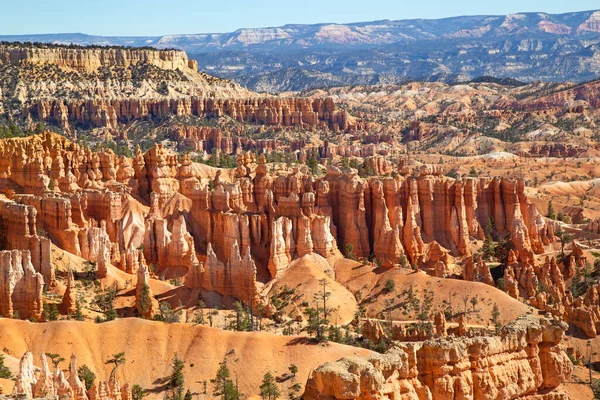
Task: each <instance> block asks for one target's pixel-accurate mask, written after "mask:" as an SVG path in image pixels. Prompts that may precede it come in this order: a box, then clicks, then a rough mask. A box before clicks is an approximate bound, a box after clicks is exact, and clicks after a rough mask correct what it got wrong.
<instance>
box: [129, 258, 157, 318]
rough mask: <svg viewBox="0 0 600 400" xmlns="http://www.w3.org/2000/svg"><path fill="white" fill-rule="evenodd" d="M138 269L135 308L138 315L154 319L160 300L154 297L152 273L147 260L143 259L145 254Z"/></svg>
mask: <svg viewBox="0 0 600 400" xmlns="http://www.w3.org/2000/svg"><path fill="white" fill-rule="evenodd" d="M139 256H140V258H142V260H141V262H140V263H139V268H138V270H137V282H136V285H135V308H136V309H137V312H138V315H140V316H141V317H143V318H147V319H152V318H154V316H155V315H156V314H157V313H158V307H159V305H158V300H156V299H155V298H154V295H153V294H152V289H151V288H150V273H149V272H148V267H147V266H146V262H145V261H144V260H143V255H142V253H140V255H139Z"/></svg>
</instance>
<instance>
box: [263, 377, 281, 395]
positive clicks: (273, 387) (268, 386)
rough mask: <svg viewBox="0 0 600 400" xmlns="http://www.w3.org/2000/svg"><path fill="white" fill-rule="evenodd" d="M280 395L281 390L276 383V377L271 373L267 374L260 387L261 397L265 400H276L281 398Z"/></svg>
mask: <svg viewBox="0 0 600 400" xmlns="http://www.w3.org/2000/svg"><path fill="white" fill-rule="evenodd" d="M279 395H280V393H279V388H278V387H277V384H276V383H275V377H274V376H273V375H272V374H271V373H270V372H267V373H266V374H265V375H264V376H263V380H262V384H261V385H260V397H262V398H263V400H275V399H277V398H279Z"/></svg>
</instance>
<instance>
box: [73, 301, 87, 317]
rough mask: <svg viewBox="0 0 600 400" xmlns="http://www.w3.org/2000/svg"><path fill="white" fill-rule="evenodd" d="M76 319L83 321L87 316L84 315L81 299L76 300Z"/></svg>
mask: <svg viewBox="0 0 600 400" xmlns="http://www.w3.org/2000/svg"><path fill="white" fill-rule="evenodd" d="M75 319H76V320H77V321H83V320H85V318H84V317H83V312H81V304H80V303H79V300H77V301H76V302H75Z"/></svg>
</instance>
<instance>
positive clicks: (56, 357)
mask: <svg viewBox="0 0 600 400" xmlns="http://www.w3.org/2000/svg"><path fill="white" fill-rule="evenodd" d="M46 357H48V358H49V359H50V362H51V363H52V365H54V369H58V364H60V363H61V362H63V361H65V359H64V357H61V356H60V354H56V353H46Z"/></svg>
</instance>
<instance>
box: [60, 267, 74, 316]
mask: <svg viewBox="0 0 600 400" xmlns="http://www.w3.org/2000/svg"><path fill="white" fill-rule="evenodd" d="M61 306H62V311H63V313H65V314H67V315H74V314H75V312H76V311H77V293H75V278H73V271H71V270H69V271H67V288H66V289H65V293H64V295H63V299H62V303H61Z"/></svg>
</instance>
